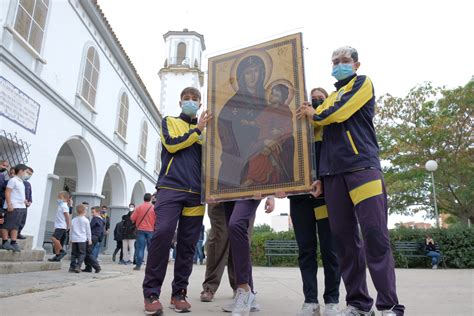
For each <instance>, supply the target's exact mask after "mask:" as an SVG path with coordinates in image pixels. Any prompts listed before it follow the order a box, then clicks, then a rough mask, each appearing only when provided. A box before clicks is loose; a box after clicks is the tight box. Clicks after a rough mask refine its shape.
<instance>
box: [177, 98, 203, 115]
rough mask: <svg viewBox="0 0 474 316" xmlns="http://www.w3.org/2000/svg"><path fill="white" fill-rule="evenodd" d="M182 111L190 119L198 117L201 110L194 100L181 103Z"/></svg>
mask: <svg viewBox="0 0 474 316" xmlns="http://www.w3.org/2000/svg"><path fill="white" fill-rule="evenodd" d="M181 110H182V111H183V113H184V114H186V115H187V116H190V117H196V114H197V112H198V110H199V103H197V102H196V101H192V100H186V101H181Z"/></svg>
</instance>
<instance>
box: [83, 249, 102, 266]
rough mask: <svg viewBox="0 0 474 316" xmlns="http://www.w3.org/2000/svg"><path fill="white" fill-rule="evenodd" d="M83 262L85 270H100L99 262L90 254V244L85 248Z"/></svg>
mask: <svg viewBox="0 0 474 316" xmlns="http://www.w3.org/2000/svg"><path fill="white" fill-rule="evenodd" d="M84 263H85V264H86V269H87V270H92V268H94V270H98V269H99V270H100V265H99V262H97V259H96V257H94V256H93V255H92V245H89V244H87V250H86V258H85V259H84Z"/></svg>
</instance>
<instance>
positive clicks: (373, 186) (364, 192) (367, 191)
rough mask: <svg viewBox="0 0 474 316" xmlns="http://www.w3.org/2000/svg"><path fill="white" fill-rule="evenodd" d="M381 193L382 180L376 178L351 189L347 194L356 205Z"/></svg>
mask: <svg viewBox="0 0 474 316" xmlns="http://www.w3.org/2000/svg"><path fill="white" fill-rule="evenodd" d="M382 193H383V190H382V180H380V179H378V180H374V181H370V182H367V183H364V184H362V185H360V186H358V187H357V188H355V189H353V190H351V191H350V192H349V195H350V196H351V200H352V203H354V205H357V204H359V203H360V202H362V201H364V200H367V199H368V198H371V197H374V196H377V195H380V194H382Z"/></svg>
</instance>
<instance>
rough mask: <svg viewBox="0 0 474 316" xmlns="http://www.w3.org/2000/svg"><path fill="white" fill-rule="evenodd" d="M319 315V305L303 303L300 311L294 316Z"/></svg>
mask: <svg viewBox="0 0 474 316" xmlns="http://www.w3.org/2000/svg"><path fill="white" fill-rule="evenodd" d="M320 315H321V314H320V313H319V304H316V303H304V304H303V306H301V310H300V311H299V312H298V314H296V316H320Z"/></svg>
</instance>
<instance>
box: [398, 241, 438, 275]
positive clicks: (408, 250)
mask: <svg viewBox="0 0 474 316" xmlns="http://www.w3.org/2000/svg"><path fill="white" fill-rule="evenodd" d="M394 244H395V251H396V252H397V253H399V254H400V255H401V256H402V258H403V259H404V261H405V267H406V268H408V260H409V259H410V258H429V257H428V256H427V255H426V251H425V244H424V243H420V242H416V241H396V242H395V243H394ZM438 248H439V245H438ZM440 255H441V256H440V260H441V264H442V265H443V267H444V268H446V262H445V261H444V255H443V254H442V253H441V252H440ZM430 260H431V259H430Z"/></svg>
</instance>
